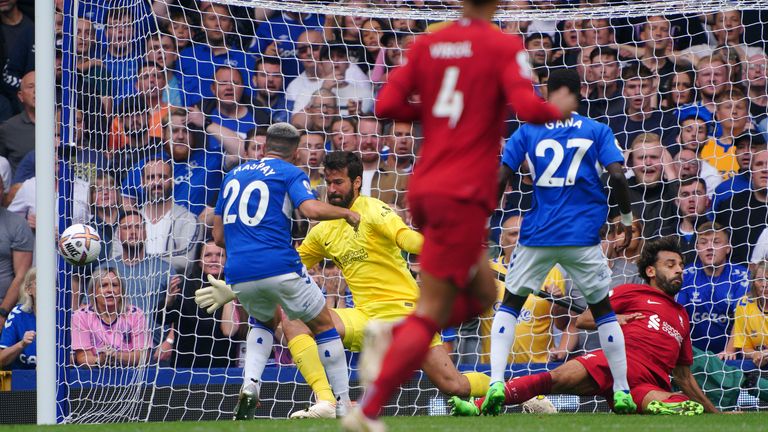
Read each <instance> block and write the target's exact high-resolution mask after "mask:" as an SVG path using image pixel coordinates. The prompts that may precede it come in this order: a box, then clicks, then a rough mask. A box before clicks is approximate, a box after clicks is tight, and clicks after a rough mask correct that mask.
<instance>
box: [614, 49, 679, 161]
mask: <svg viewBox="0 0 768 432" xmlns="http://www.w3.org/2000/svg"><path fill="white" fill-rule="evenodd" d="M621 79H622V80H623V81H624V86H623V87H622V96H623V97H624V106H623V109H621V110H619V111H614V112H612V113H609V114H608V126H610V128H611V129H612V130H613V133H614V134H616V140H617V141H618V142H619V145H620V146H621V148H622V149H628V148H629V147H630V146H631V144H632V142H633V141H634V139H635V138H636V137H637V136H639V135H640V134H641V133H655V134H657V135H659V136H660V137H661V143H662V144H664V146H665V147H669V146H671V145H672V144H674V143H675V140H677V119H676V118H675V117H674V116H672V115H671V114H669V113H667V112H663V111H661V110H660V109H658V107H657V106H654V102H653V98H652V96H653V94H654V93H655V92H658V88H657V87H656V86H654V82H655V80H656V79H658V77H657V76H656V75H655V74H654V73H653V72H651V71H650V70H649V69H648V68H647V67H645V66H643V65H642V64H637V65H633V66H629V67H626V68H624V70H623V71H622V72H621Z"/></svg>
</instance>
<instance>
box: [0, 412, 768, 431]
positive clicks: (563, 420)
mask: <svg viewBox="0 0 768 432" xmlns="http://www.w3.org/2000/svg"><path fill="white" fill-rule="evenodd" d="M384 421H385V423H387V425H389V429H390V430H391V431H435V432H467V431H473V430H474V431H488V432H496V431H509V430H515V431H524V432H538V431H542V432H543V431H561V432H565V431H577V432H582V431H583V432H600V431H621V432H634V431H637V432H650V431H673V432H685V431H697V432H700V431H704V430H708V431H718V432H722V431H760V430H768V414H757V413H749V414H732V415H727V414H723V415H703V416H699V417H650V416H622V417H620V416H615V415H612V414H556V415H532V414H510V415H504V416H500V417H475V418H453V417H386V418H385V419H384ZM2 430H3V431H4V432H31V431H52V432H59V431H61V432H97V431H105V430H108V431H109V432H135V431H141V432H219V431H221V432H273V431H274V432H288V431H307V432H325V431H338V430H339V424H338V422H337V421H333V420H303V421H299V420H254V421H251V422H238V423H234V422H231V421H218V422H165V423H143V424H136V423H124V424H116V425H64V426H28V425H25V426H3V427H2Z"/></svg>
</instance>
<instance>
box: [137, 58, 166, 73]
mask: <svg viewBox="0 0 768 432" xmlns="http://www.w3.org/2000/svg"><path fill="white" fill-rule="evenodd" d="M144 68H155V69H157V71H158V72H161V73H162V72H165V67H163V66H160V65H159V64H157V63H156V62H154V61H150V60H144V61H143V62H141V64H140V65H139V69H138V71H141V70H142V69H144Z"/></svg>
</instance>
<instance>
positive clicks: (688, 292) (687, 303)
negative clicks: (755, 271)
mask: <svg viewBox="0 0 768 432" xmlns="http://www.w3.org/2000/svg"><path fill="white" fill-rule="evenodd" d="M701 267H702V264H701V262H700V261H698V260H697V261H696V262H695V263H694V264H693V265H691V266H689V267H687V268H686V269H685V271H684V272H683V287H682V289H681V290H680V292H679V293H678V294H677V302H678V303H680V304H681V305H683V306H684V307H685V310H686V311H687V312H688V316H689V317H690V319H691V343H692V344H693V346H695V347H696V348H698V349H700V350H704V351H711V352H713V353H719V352H721V351H723V350H724V349H725V345H726V343H727V342H728V336H729V335H730V334H731V326H732V325H733V313H734V311H735V310H736V305H737V304H738V302H739V300H740V299H741V298H742V297H744V295H745V294H746V293H747V290H748V289H749V272H748V271H747V269H746V268H744V267H742V266H739V265H731V264H725V267H724V268H723V272H722V273H721V274H720V276H715V277H710V276H707V274H706V273H704V270H703V269H702V268H701Z"/></svg>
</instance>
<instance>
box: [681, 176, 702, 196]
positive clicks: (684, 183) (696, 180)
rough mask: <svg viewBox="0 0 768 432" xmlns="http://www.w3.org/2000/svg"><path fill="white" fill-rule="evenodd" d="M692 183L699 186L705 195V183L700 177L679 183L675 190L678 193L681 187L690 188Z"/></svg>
mask: <svg viewBox="0 0 768 432" xmlns="http://www.w3.org/2000/svg"><path fill="white" fill-rule="evenodd" d="M694 183H696V184H698V185H701V187H703V188H704V192H705V193H706V191H707V183H706V182H705V181H704V179H702V178H701V177H691V178H687V179H685V180H683V181H681V182H680V185H679V186H678V187H677V190H678V191H679V190H680V189H681V188H682V187H683V186H690V185H692V184H694Z"/></svg>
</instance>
